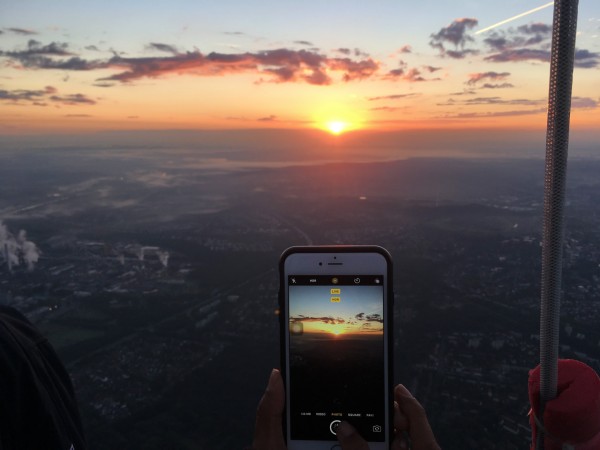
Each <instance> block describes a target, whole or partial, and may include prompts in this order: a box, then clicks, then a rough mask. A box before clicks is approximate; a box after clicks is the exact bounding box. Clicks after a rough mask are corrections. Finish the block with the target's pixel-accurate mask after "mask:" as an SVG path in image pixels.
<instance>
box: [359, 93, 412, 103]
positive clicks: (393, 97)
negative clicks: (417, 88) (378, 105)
mask: <svg viewBox="0 0 600 450" xmlns="http://www.w3.org/2000/svg"><path fill="white" fill-rule="evenodd" d="M416 95H419V94H392V95H381V96H378V97H369V98H367V100H369V101H370V102H372V101H375V100H400V99H402V98H407V97H414V96H416Z"/></svg>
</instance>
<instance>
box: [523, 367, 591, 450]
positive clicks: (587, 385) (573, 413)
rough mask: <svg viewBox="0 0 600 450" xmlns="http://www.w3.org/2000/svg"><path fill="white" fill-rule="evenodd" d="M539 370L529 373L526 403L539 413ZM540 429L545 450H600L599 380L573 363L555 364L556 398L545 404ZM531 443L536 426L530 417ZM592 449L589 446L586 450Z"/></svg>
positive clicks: (533, 419)
mask: <svg viewBox="0 0 600 450" xmlns="http://www.w3.org/2000/svg"><path fill="white" fill-rule="evenodd" d="M539 398H540V366H537V367H536V368H535V369H533V370H532V371H530V372H529V402H530V403H531V407H532V412H533V413H534V414H536V415H538V413H539ZM543 423H544V427H545V430H546V433H547V435H548V436H547V437H546V439H545V440H544V448H545V449H546V450H554V449H561V448H562V445H563V444H571V445H573V446H575V448H576V449H577V450H579V449H582V450H583V449H587V448H590V449H591V448H595V449H597V448H600V447H599V446H600V378H599V377H598V374H596V372H595V371H594V370H593V369H592V368H591V367H589V366H587V365H586V364H584V363H582V362H580V361H576V360H573V359H561V360H559V361H558V386H557V396H556V398H555V399H554V400H551V401H549V402H548V403H547V404H546V408H545V411H544V422H543ZM530 424H531V428H532V432H533V441H532V442H534V443H535V439H536V435H537V426H536V424H535V418H534V416H533V415H532V416H531V417H530ZM590 445H593V446H590Z"/></svg>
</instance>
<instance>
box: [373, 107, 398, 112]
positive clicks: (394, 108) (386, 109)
mask: <svg viewBox="0 0 600 450" xmlns="http://www.w3.org/2000/svg"><path fill="white" fill-rule="evenodd" d="M399 109H400V108H398V107H395V106H377V107H375V108H371V109H370V111H385V112H394V111H398V110H399Z"/></svg>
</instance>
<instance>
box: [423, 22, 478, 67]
mask: <svg viewBox="0 0 600 450" xmlns="http://www.w3.org/2000/svg"><path fill="white" fill-rule="evenodd" d="M478 23H479V22H478V21H477V19H473V18H467V17H465V18H461V19H456V20H454V21H453V22H452V23H451V24H450V25H448V26H447V27H444V28H442V29H440V31H438V32H437V33H432V34H431V35H430V38H431V40H430V41H429V45H430V46H431V47H433V48H436V49H438V50H439V52H440V54H441V55H442V56H448V57H450V58H456V59H461V58H464V57H465V56H467V55H469V54H476V53H477V51H476V50H473V49H468V48H465V45H466V44H467V43H469V42H472V41H473V40H474V39H473V38H472V37H471V36H469V35H468V34H467V32H468V30H470V29H472V28H474V27H475V26H476V25H477V24H478ZM448 44H451V45H453V47H454V49H453V50H448V49H447V45H448Z"/></svg>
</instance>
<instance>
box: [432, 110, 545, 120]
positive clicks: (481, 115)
mask: <svg viewBox="0 0 600 450" xmlns="http://www.w3.org/2000/svg"><path fill="white" fill-rule="evenodd" d="M544 112H546V108H537V109H527V110H516V111H496V112H485V113H459V114H448V115H445V116H440V117H438V118H442V119H477V118H490V117H512V116H529V115H533V114H541V113H544Z"/></svg>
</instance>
